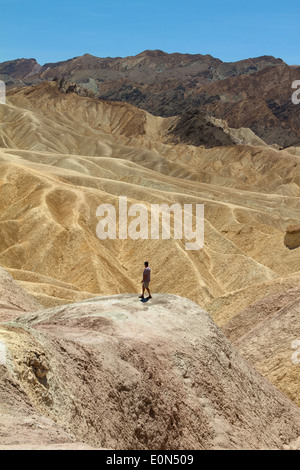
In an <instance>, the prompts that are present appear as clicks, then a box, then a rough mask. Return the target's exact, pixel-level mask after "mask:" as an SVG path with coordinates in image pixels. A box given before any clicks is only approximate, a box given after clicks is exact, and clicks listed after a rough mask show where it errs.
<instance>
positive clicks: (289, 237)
mask: <svg viewBox="0 0 300 470" xmlns="http://www.w3.org/2000/svg"><path fill="white" fill-rule="evenodd" d="M284 244H285V246H287V247H288V248H289V249H290V250H293V249H294V248H298V247H299V246H300V225H289V226H288V227H287V229H286V233H285V236H284Z"/></svg>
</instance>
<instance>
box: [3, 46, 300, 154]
mask: <svg viewBox="0 0 300 470" xmlns="http://www.w3.org/2000/svg"><path fill="white" fill-rule="evenodd" d="M299 77H300V67H295V66H288V65H286V64H285V63H284V62H283V61H282V60H281V59H277V58H274V57H271V56H262V57H256V58H251V59H246V60H241V61H238V62H231V63H226V62H222V61H221V60H220V59H217V58H214V57H212V56H210V55H201V54H179V53H174V54H167V53H165V52H162V51H160V50H156V51H144V52H142V53H140V54H138V55H136V56H130V57H125V58H121V57H117V58H110V57H107V58H99V57H95V56H92V55H90V54H85V55H83V56H80V57H75V58H72V59H69V60H66V61H61V62H57V63H47V64H45V65H43V66H40V65H39V64H37V62H36V61H35V60H34V59H18V60H15V61H10V62H4V63H2V64H0V79H2V80H4V81H5V82H6V83H7V86H8V88H11V87H14V86H26V85H32V84H37V83H40V82H41V81H45V80H47V81H52V80H59V81H61V80H62V79H64V85H63V86H62V87H61V88H62V91H64V92H65V90H64V88H66V89H69V91H74V92H76V93H79V94H85V92H84V91H83V90H87V92H88V95H91V94H93V95H94V96H95V97H97V98H101V99H105V100H110V101H122V102H127V103H130V104H132V105H134V106H137V107H139V108H142V109H145V110H146V111H149V112H150V113H152V114H154V115H158V116H164V117H169V116H174V115H182V114H185V118H184V120H186V117H187V116H188V118H187V121H188V124H185V126H184V128H185V129H187V126H188V128H189V130H188V132H189V137H188V138H187V142H188V143H193V144H194V145H198V144H197V135H196V134H197V131H196V132H194V131H195V129H200V128H201V126H202V123H203V114H208V115H210V116H213V117H215V118H219V119H222V120H224V121H227V123H228V126H229V127H232V128H241V127H246V128H250V129H251V130H252V131H253V132H255V133H256V134H257V135H258V136H259V137H260V138H261V139H263V140H264V141H265V142H266V143H267V144H270V145H272V144H277V145H278V146H279V147H280V148H285V147H289V146H292V145H296V144H297V143H298V142H299V141H300V130H299V129H300V115H299V113H300V107H298V106H295V105H294V104H293V103H292V101H291V95H292V89H291V85H292V82H293V81H294V80H296V79H299ZM68 82H71V84H68V85H66V83H68ZM186 113H187V114H186ZM191 114H193V129H194V131H193V133H192V134H193V135H194V136H195V138H191V127H190V117H191ZM197 117H198V118H199V122H198V124H197V123H196V122H195V121H196V120H197ZM177 130H178V132H180V134H181V138H182V137H183V136H182V134H183V131H182V129H181V130H179V129H177ZM221 140H222V139H221ZM225 140H227V139H226V138H225Z"/></svg>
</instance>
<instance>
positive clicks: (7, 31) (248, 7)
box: [0, 0, 300, 65]
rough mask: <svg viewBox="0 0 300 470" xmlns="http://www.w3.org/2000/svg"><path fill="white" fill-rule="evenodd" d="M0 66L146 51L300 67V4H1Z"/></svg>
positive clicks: (160, 0)
mask: <svg viewBox="0 0 300 470" xmlns="http://www.w3.org/2000/svg"><path fill="white" fill-rule="evenodd" d="M0 9H1V11H0V22H1V26H0V62H3V61H6V60H13V59H17V58H22V57H25V58H31V57H34V58H35V59H37V61H38V62H39V63H40V64H42V65H43V64H44V63H46V62H56V61H59V60H65V59H69V58H72V57H75V56H79V55H82V54H85V53H86V52H88V53H90V54H93V55H96V56H99V57H117V56H121V57H125V56H128V55H135V54H138V53H139V52H142V51H143V50H145V49H161V50H163V51H165V52H169V53H170V52H187V53H191V54H196V53H200V54H211V55H212V56H214V57H218V58H220V59H222V60H224V61H227V62H229V61H235V60H240V59H246V58H249V57H257V56H260V55H273V56H275V57H280V58H282V59H283V60H285V61H286V62H287V63H288V64H300V57H299V54H300V52H299V43H300V2H299V0H294V1H290V0H285V1H283V0H280V1H278V0H273V1H271V0H266V1H265V0H252V1H251V0H248V1H244V0H235V1H234V0H215V1H213V0H210V1H202V0H182V1H179V0H148V1H146V0H86V1H79V0H72V1H70V0H65V1H64V0H60V1H58V0H49V1H45V0H0Z"/></svg>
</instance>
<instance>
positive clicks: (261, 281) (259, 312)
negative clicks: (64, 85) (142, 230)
mask: <svg viewBox="0 0 300 470" xmlns="http://www.w3.org/2000/svg"><path fill="white" fill-rule="evenodd" d="M181 119H182V117H180V116H170V117H160V116H153V115H151V114H150V113H149V112H147V111H145V110H142V109H138V108H135V107H134V106H132V105H130V104H127V103H119V102H109V101H103V100H99V99H98V98H95V97H92V96H79V95H78V94H77V93H75V92H74V91H71V90H69V91H68V92H63V91H62V90H61V89H60V84H59V81H57V80H56V81H49V82H46V81H45V82H42V83H38V84H35V85H31V86H27V87H21V88H12V89H11V90H10V91H9V92H8V95H7V101H6V104H2V105H0V163H1V165H0V172H1V175H0V231H1V236H0V265H1V266H2V269H1V271H0V292H1V298H0V321H1V323H0V345H2V356H0V357H2V362H1V364H0V374H1V375H0V397H1V400H0V422H1V426H0V449H12V448H37V447H39V446H40V448H62V449H63V448H65V449H71V448H76V449H80V448H99V449H102V448H109V449H179V448H181V449H182V448H184V449H245V448H248V449H261V448H265V449H294V448H299V447H300V442H299V438H300V409H299V406H300V398H299V397H300V395H299V370H300V369H299V368H300V365H299V364H295V363H294V362H293V361H292V354H293V349H292V346H291V344H292V342H293V341H295V340H299V339H300V326H299V316H298V315H299V307H298V304H299V301H300V291H299V282H300V271H299V261H300V248H299V249H297V247H296V248H293V249H290V248H289V247H288V246H286V244H285V242H284V240H285V234H286V232H287V229H288V227H291V226H296V225H298V224H299V209H300V202H299V201H300V200H299V193H300V191H299V184H300V157H299V156H297V155H296V154H294V155H292V154H291V153H289V152H288V149H286V150H278V149H276V148H272V147H271V146H268V145H267V144H266V142H264V141H263V140H261V138H260V137H258V136H256V135H255V133H254V132H253V130H251V129H249V128H240V129H233V128H231V127H229V126H228V125H227V124H226V123H225V122H224V121H222V122H221V121H220V120H218V119H210V122H209V123H206V121H205V122H201V129H205V132H206V131H207V132H208V135H209V140H210V145H209V146H208V147H209V148H207V146H205V145H202V144H201V142H199V146H195V145H192V144H187V143H186V142H184V141H183V140H182V138H181V136H180V133H179V134H178V133H176V132H175V130H176V129H178V125H179V123H180V120H181ZM214 139H216V140H215V145H212V142H214ZM124 195H126V196H127V198H128V201H129V202H130V203H131V204H133V203H142V204H144V205H145V206H146V207H150V205H151V204H163V203H165V204H169V205H171V204H173V203H178V204H180V205H183V204H203V205H204V217H205V220H204V246H203V248H202V249H201V250H198V251H197V250H194V251H188V250H186V249H185V243H184V240H181V239H174V238H171V239H170V240H161V239H159V240H155V239H146V240H145V239H137V240H132V239H130V238H128V239H125V240H119V239H116V240H110V239H106V240H100V239H99V238H98V237H97V234H96V227H97V224H98V222H99V218H98V217H97V215H96V211H97V207H98V206H99V205H100V204H112V205H113V206H117V204H118V201H119V197H120V196H124ZM145 260H148V261H149V263H150V267H151V269H152V281H151V290H152V292H153V299H152V300H151V301H149V302H146V303H141V302H139V300H138V298H137V297H138V292H139V289H140V282H141V270H142V269H143V262H144V261H145ZM16 430H17V431H16ZM37 442H39V445H37Z"/></svg>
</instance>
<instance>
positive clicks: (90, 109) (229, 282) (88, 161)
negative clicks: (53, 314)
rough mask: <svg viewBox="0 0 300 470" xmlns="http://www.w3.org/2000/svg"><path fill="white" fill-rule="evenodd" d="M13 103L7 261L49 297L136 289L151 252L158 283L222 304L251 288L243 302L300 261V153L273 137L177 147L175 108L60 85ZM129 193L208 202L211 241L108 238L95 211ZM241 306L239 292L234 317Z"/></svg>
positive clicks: (153, 199) (6, 110)
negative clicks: (100, 232) (299, 226)
mask: <svg viewBox="0 0 300 470" xmlns="http://www.w3.org/2000/svg"><path fill="white" fill-rule="evenodd" d="M7 101H8V104H7V105H2V106H1V107H0V114H1V121H2V123H1V125H0V126H1V127H0V128H1V135H2V150H0V161H1V168H0V178H1V179H0V183H1V189H0V191H1V192H0V199H1V209H0V210H1V215H0V217H1V219H0V233H1V238H0V240H1V241H0V250H1V253H0V263H1V265H3V266H5V267H6V268H8V269H9V270H11V271H10V272H11V273H12V274H13V275H14V276H15V277H16V279H19V280H20V282H21V284H22V285H23V286H24V287H25V288H26V289H27V290H28V291H29V292H30V293H32V294H33V295H34V296H35V297H36V299H37V300H38V301H39V302H41V303H42V304H44V305H45V306H53V305H58V304H62V303H66V302H70V301H72V300H82V299H84V298H87V297H91V296H93V295H97V294H115V293H122V292H137V289H138V288H139V283H140V274H141V269H142V264H143V261H144V260H145V259H149V261H150V263H151V265H152V268H153V274H154V277H153V289H154V291H156V292H169V293H174V294H179V295H184V296H187V297H189V298H191V299H193V300H195V301H197V302H198V303H199V304H200V305H201V306H203V307H205V306H210V305H211V304H212V303H213V307H212V311H213V312H215V311H216V308H217V310H218V307H216V306H217V305H218V304H216V303H215V300H216V299H218V298H219V297H221V298H224V297H226V299H227V300H228V299H231V298H233V299H235V298H236V294H235V292H236V291H237V292H240V291H241V290H242V291H243V307H245V306H247V305H249V304H250V303H252V302H253V295H252V294H251V292H254V290H256V289H257V292H259V296H264V295H265V294H266V293H267V292H269V290H268V289H269V284H270V283H271V284H272V282H273V281H274V282H276V285H277V286H278V285H279V286H280V285H281V281H280V282H278V281H277V280H279V279H281V278H284V277H285V276H287V275H289V274H292V273H296V272H297V271H298V270H299V256H300V255H299V251H298V250H292V251H290V250H289V249H288V248H287V247H285V245H284V243H283V236H284V232H285V229H286V227H287V226H288V225H290V224H292V223H295V222H296V220H297V218H298V216H299V204H300V203H299V185H298V182H299V174H300V170H299V161H300V160H299V157H297V156H292V155H289V154H288V153H287V152H284V153H280V152H278V151H276V150H273V149H270V148H266V147H265V146H264V147H252V146H235V147H219V148H213V149H209V150H206V149H203V148H196V147H193V146H186V145H172V144H170V143H168V136H167V130H168V129H169V126H170V125H172V122H173V121H172V119H174V118H172V119H171V120H170V119H163V118H156V117H154V116H151V115H150V114H149V113H146V112H144V111H141V110H137V109H136V108H134V107H132V106H129V105H125V104H119V103H113V104H111V103H108V102H102V101H97V100H93V99H90V98H84V97H79V96H77V95H75V94H74V93H68V94H61V93H59V90H58V89H57V86H56V84H55V83H44V84H41V85H39V86H37V87H29V88H26V89H22V90H18V91H12V92H11V93H10V96H9V97H8V100H7ZM122 195H126V196H127V197H128V201H129V203H130V204H131V203H135V202H143V203H144V204H145V205H146V206H147V207H148V208H149V209H150V204H151V203H167V204H172V203H174V202H176V203H180V204H184V203H193V204H196V203H198V204H199V203H203V204H204V208H205V246H204V249H203V250H200V251H186V250H185V245H184V241H183V240H136V241H133V240H130V239H129V240H124V241H123V240H122V241H120V240H115V241H112V240H106V241H100V240H99V239H98V238H97V236H96V226H97V223H98V222H99V219H98V218H97V217H96V209H97V207H98V205H99V204H102V203H111V204H114V205H116V204H118V197H119V196H122ZM275 280H276V281H275ZM256 286H258V287H257V288H256ZM248 292H250V294H249V298H248ZM247 299H248V300H247ZM254 300H256V298H255V299H254ZM220 305H222V302H221V304H220ZM229 310H230V306H229ZM240 310H241V308H240V306H239V303H238V302H235V301H234V302H233V304H232V309H231V310H230V312H228V316H227V317H226V318H229V317H231V316H233V315H234V313H235V312H238V311H240ZM220 315H221V316H222V315H223V314H222V312H220ZM215 318H218V312H217V313H216V317H215ZM226 318H224V320H222V321H226Z"/></svg>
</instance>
